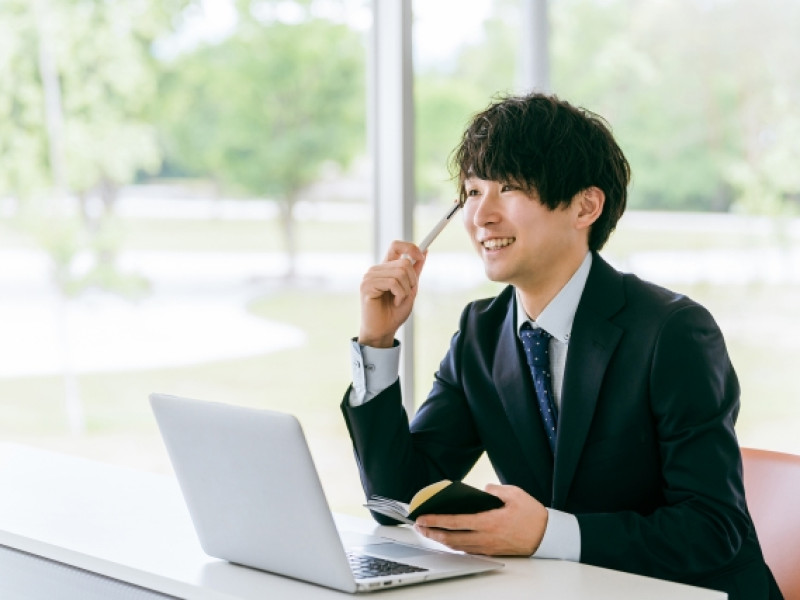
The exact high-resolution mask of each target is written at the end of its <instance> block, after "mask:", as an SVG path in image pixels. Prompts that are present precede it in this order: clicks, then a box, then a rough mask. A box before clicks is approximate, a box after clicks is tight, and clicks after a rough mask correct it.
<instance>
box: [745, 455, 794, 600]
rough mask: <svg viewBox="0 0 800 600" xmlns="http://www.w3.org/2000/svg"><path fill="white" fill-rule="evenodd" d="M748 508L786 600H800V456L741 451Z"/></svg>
mask: <svg viewBox="0 0 800 600" xmlns="http://www.w3.org/2000/svg"><path fill="white" fill-rule="evenodd" d="M742 461H743V463H744V490H745V495H746V496H747V506H748V509H749V510H750V515H751V516H752V518H753V523H754V524H755V527H756V532H757V533H758V539H759V541H760V542H761V549H762V550H763V552H764V560H765V561H766V563H767V565H769V568H770V570H771V571H772V574H773V575H774V576H775V579H776V581H777V582H778V587H779V588H780V589H781V592H782V593H783V596H784V599H785V600H800V456H795V455H793V454H785V453H783V452H772V451H769V450H756V449H753V448H742Z"/></svg>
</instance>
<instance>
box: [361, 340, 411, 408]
mask: <svg viewBox="0 0 800 600" xmlns="http://www.w3.org/2000/svg"><path fill="white" fill-rule="evenodd" d="M350 365H351V367H352V370H353V389H352V390H351V391H350V398H349V402H350V406H359V405H361V404H364V403H365V402H369V401H370V400H372V399H373V398H374V397H375V396H377V395H378V394H380V393H381V392H382V391H383V390H385V389H386V388H388V387H389V386H390V385H392V384H393V383H394V382H395V381H397V378H398V377H399V376H400V342H398V341H397V340H395V342H394V346H392V347H391V348H372V347H370V346H364V345H362V344H359V343H358V342H357V341H356V340H355V339H353V340H351V341H350Z"/></svg>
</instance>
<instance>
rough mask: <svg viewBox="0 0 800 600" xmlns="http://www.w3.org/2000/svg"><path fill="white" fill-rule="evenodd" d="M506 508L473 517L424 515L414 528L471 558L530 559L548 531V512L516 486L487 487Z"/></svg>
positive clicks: (491, 485) (492, 485)
mask: <svg viewBox="0 0 800 600" xmlns="http://www.w3.org/2000/svg"><path fill="white" fill-rule="evenodd" d="M486 491H487V492H489V493H490V494H494V495H495V496H497V497H499V498H500V499H501V500H502V501H503V502H504V503H505V506H503V507H502V508H498V509H495V510H487V511H485V512H481V513H476V514H474V515H423V516H421V517H419V518H418V519H417V522H416V524H415V525H414V528H415V529H416V530H417V531H418V532H419V533H421V534H422V535H424V536H425V537H427V538H430V539H432V540H435V541H437V542H440V543H442V544H444V545H445V546H449V547H450V548H453V549H454V550H461V551H463V552H468V553H470V554H485V555H489V556H530V555H531V554H533V553H534V552H536V549H537V548H538V547H539V544H540V543H541V542H542V538H543V537H544V530H545V528H546V527H547V509H546V508H545V507H544V505H543V504H542V503H541V502H539V501H538V500H536V498H534V497H533V496H531V495H530V494H528V493H527V492H525V491H523V490H522V489H520V488H518V487H516V486H513V485H494V484H490V485H487V486H486Z"/></svg>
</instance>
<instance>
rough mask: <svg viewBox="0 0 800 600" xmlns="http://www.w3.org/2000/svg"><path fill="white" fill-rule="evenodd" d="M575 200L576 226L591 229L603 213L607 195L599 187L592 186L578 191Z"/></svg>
mask: <svg viewBox="0 0 800 600" xmlns="http://www.w3.org/2000/svg"><path fill="white" fill-rule="evenodd" d="M573 202H574V205H575V209H576V212H575V226H576V227H577V228H578V229H589V228H590V227H591V226H592V224H594V222H595V221H597V219H599V218H600V215H601V214H603V206H604V205H605V203H606V195H605V193H604V192H603V190H601V189H600V188H599V187H595V186H592V187H588V188H586V189H585V190H581V191H580V192H578V193H577V194H576V197H575V198H574V199H573Z"/></svg>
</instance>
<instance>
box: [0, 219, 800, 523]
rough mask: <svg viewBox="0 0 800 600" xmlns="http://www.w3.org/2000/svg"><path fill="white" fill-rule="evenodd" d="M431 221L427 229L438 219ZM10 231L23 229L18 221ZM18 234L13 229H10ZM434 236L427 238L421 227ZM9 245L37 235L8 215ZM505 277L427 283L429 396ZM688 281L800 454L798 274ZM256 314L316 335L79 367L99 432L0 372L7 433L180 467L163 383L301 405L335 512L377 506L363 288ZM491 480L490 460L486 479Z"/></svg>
mask: <svg viewBox="0 0 800 600" xmlns="http://www.w3.org/2000/svg"><path fill="white" fill-rule="evenodd" d="M436 218H437V215H436V214H435V213H433V212H432V213H431V216H430V218H425V219H422V220H420V222H418V224H417V231H422V232H424V231H426V230H427V229H428V228H429V227H430V226H431V225H432V224H433V222H434V221H435V220H436ZM123 226H124V227H123V229H124V232H125V234H124V237H123V238H122V240H121V243H122V245H123V249H130V250H134V249H135V250H181V251H193V250H194V251H220V252H277V251H279V250H280V249H281V247H282V246H281V244H282V241H281V237H280V231H279V229H278V227H277V224H276V223H274V222H269V221H173V220H170V221H167V220H152V219H150V220H137V221H128V222H126V223H124V224H123ZM9 232H11V233H9ZM6 233H9V235H8V236H6V235H5V234H6ZM420 237H421V236H420ZM0 239H2V240H3V242H2V246H1V247H3V248H8V247H13V248H19V247H25V245H26V240H25V239H24V238H23V237H21V236H20V235H19V234H15V233H13V232H12V230H11V228H10V226H9V224H8V223H7V222H3V221H2V220H0ZM300 240H301V247H302V249H303V251H306V252H312V251H320V252H324V251H326V250H330V249H332V248H333V249H335V250H336V251H342V252H344V251H347V252H363V251H365V250H366V249H367V248H368V246H369V231H368V227H366V226H365V224H364V223H361V222H351V223H328V224H326V223H322V222H318V221H309V222H303V223H301V226H300ZM767 243H768V239H766V238H764V237H763V236H760V235H757V234H752V235H744V236H743V235H741V234H737V235H724V234H720V233H718V234H714V235H708V234H703V233H702V232H698V233H688V234H686V233H680V234H679V235H676V234H675V232H657V233H652V232H642V231H635V230H632V231H625V230H620V231H619V232H617V233H616V234H615V236H614V238H613V239H612V243H611V244H610V247H609V251H610V252H613V253H614V254H615V256H625V255H626V254H627V253H629V252H632V251H635V250H636V249H637V248H638V249H641V248H644V247H646V248H648V249H658V250H678V249H680V250H685V249H690V248H697V249H702V248H720V247H736V248H741V247H743V245H744V247H755V246H758V245H767ZM435 249H436V251H440V252H445V251H447V252H459V251H470V250H469V248H468V243H467V241H466V240H465V236H464V234H463V231H460V228H459V227H457V226H451V227H450V228H449V229H447V230H445V232H444V233H443V234H442V236H441V237H440V239H438V240H437V241H436V246H435ZM498 288H499V286H496V285H493V284H488V283H487V284H485V285H482V286H479V287H477V288H474V289H466V290H452V291H448V292H442V291H436V292H434V291H431V290H430V289H428V290H425V289H423V291H422V292H421V294H420V296H419V298H418V301H417V306H416V307H415V322H416V331H417V352H416V357H415V361H416V362H415V366H416V374H417V375H416V386H415V388H416V389H415V390H414V391H415V397H416V399H417V402H420V401H421V400H422V399H423V398H424V396H425V394H426V393H427V390H428V388H429V385H430V381H431V377H432V375H433V372H434V371H435V370H436V368H437V367H438V364H439V360H440V359H441V357H442V356H443V354H444V352H445V351H446V349H447V347H448V344H449V340H450V337H451V336H452V334H453V333H454V331H455V329H456V327H457V323H458V317H459V315H460V312H461V309H462V308H463V305H464V304H465V303H466V302H467V301H469V300H470V299H473V298H477V297H484V296H489V295H493V294H494V293H496V291H497V290H498ZM679 291H682V292H684V293H687V294H688V295H690V296H692V297H693V298H695V299H696V300H698V301H700V302H702V303H703V304H705V305H706V306H707V307H708V308H709V309H710V310H711V311H712V313H713V314H714V315H715V317H716V318H717V320H718V321H719V323H720V325H721V327H722V329H723V332H724V333H725V336H726V339H727V342H728V345H729V350H730V353H731V356H732V358H733V361H734V365H735V366H736V369H737V372H738V373H739V377H740V380H741V383H742V391H743V393H742V398H743V403H742V411H741V417H740V421H739V426H738V430H739V434H740V436H741V439H742V442H743V443H746V444H748V445H759V446H763V447H772V448H775V449H783V450H789V451H794V452H798V453H800V442H798V441H797V440H796V435H795V432H796V430H797V427H798V424H800V402H798V385H797V383H796V377H795V368H796V367H795V365H797V364H798V359H800V341H798V340H796V339H795V337H794V335H793V332H796V331H800V313H798V311H797V308H796V307H797V306H800V287H798V286H791V285H781V286H774V285H757V286H711V285H698V286H687V287H686V288H685V289H681V290H679ZM249 309H250V310H251V311H252V313H253V314H255V315H258V316H260V317H263V318H267V319H271V320H279V321H282V322H285V323H288V324H291V325H294V326H296V327H299V328H301V329H302V330H304V331H305V332H306V334H307V338H308V343H307V344H306V345H304V346H303V347H299V348H290V349H287V350H282V351H279V352H275V353H271V354H268V355H261V356H252V357H248V358H245V359H236V360H224V361H216V362H213V363H209V364H201V365H195V366H191V367H182V368H170V369H153V370H141V371H124V372H112V373H92V374H84V375H81V376H80V377H79V379H78V383H79V389H80V393H81V398H82V401H83V405H84V410H85V414H86V422H87V431H86V433H85V434H84V435H82V436H71V435H70V434H69V433H68V431H67V423H66V417H65V412H64V408H63V405H62V398H63V381H62V380H61V378H60V377H58V376H43V377H24V378H14V379H0V436H2V438H3V439H5V440H12V441H13V440H16V441H21V442H25V443H32V444H36V445H38V446H42V447H47V448H53V449H56V450H63V451H67V452H73V453H77V454H82V455H86V456H90V457H94V458H99V459H101V460H112V461H115V462H120V463H123V464H128V465H132V466H137V467H143V468H148V469H154V470H157V471H167V470H168V469H169V467H168V465H167V461H166V455H165V454H164V451H163V449H162V447H161V442H160V440H159V438H158V434H157V431H156V428H155V424H154V422H153V420H152V417H151V415H150V411H149V407H148V404H147V395H148V394H149V393H150V392H152V391H164V392H169V393H174V394H180V395H186V396H190V397H197V398H206V399H210V400H221V401H229V402H234V403H238V404H244V405H250V406H258V407H264V408H272V409H275V410H282V411H289V412H292V413H294V414H296V415H298V417H299V418H300V420H301V422H302V423H303V425H304V427H305V429H306V432H307V436H308V438H309V443H310V445H311V448H312V452H313V454H314V457H315V460H316V461H317V466H318V469H319V471H320V475H321V477H322V479H323V483H324V485H325V488H326V492H327V493H328V497H329V501H330V503H331V505H332V506H333V507H334V509H335V510H340V511H344V512H350V513H354V514H364V513H363V509H361V507H360V503H361V501H362V498H361V491H360V485H359V482H358V476H357V473H356V470H355V462H354V460H353V457H352V452H351V449H350V445H349V440H348V439H347V434H346V431H345V428H344V425H343V423H342V418H341V415H340V412H339V407H338V405H339V402H340V401H341V399H342V395H343V393H344V391H345V388H346V386H347V384H348V383H349V379H350V369H349V363H348V347H347V343H348V339H349V338H350V337H352V336H353V335H355V334H356V333H357V327H358V290H357V289H353V290H352V291H351V292H347V293H342V292H338V291H330V290H326V289H323V288H312V289H306V288H291V287H286V288H275V289H274V290H273V291H272V292H269V293H265V294H264V295H263V296H262V297H260V298H258V299H257V300H256V301H254V302H253V303H252V304H251V306H250V307H249ZM489 478H491V472H490V470H489V468H488V467H487V466H486V465H485V464H482V466H481V467H480V468H479V471H478V474H477V475H476V483H478V484H482V483H485V482H486V480H487V479H489Z"/></svg>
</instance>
